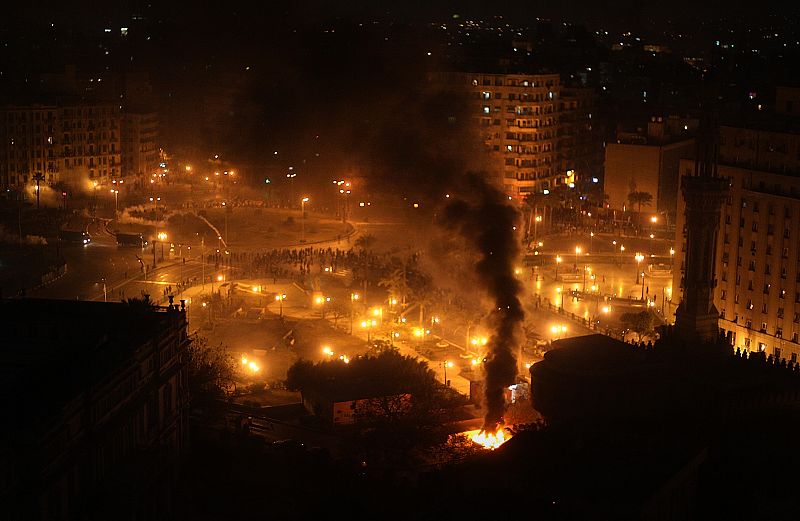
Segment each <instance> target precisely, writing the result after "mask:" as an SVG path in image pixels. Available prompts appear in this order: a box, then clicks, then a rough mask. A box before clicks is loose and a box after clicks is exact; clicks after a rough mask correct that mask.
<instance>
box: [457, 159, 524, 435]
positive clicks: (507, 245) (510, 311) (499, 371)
mask: <svg viewBox="0 0 800 521" xmlns="http://www.w3.org/2000/svg"><path fill="white" fill-rule="evenodd" d="M461 181H462V184H463V188H464V189H463V190H460V191H459V192H460V194H461V195H459V196H458V198H457V199H455V200H453V201H452V202H450V203H449V204H448V205H447V206H446V207H445V211H444V215H443V218H442V224H444V225H446V226H448V227H451V228H453V229H455V230H457V231H458V233H459V234H460V235H461V236H462V237H463V238H464V239H465V240H466V241H467V242H468V243H469V244H470V245H471V246H472V247H473V248H475V249H476V250H477V251H478V252H479V257H478V261H477V263H476V264H475V271H476V274H477V276H478V277H477V279H478V280H479V281H480V283H481V284H482V285H483V286H484V289H485V290H486V292H487V293H488V294H489V297H490V299H491V300H492V303H493V306H494V307H493V309H492V311H491V313H490V316H489V321H490V326H491V327H492V329H493V333H492V335H491V336H490V338H489V343H488V348H489V352H488V354H487V356H486V362H485V365H484V371H485V374H486V381H485V398H486V407H487V411H486V416H485V419H484V425H483V430H485V431H491V432H494V431H495V430H496V429H497V427H498V426H499V425H500V424H502V422H503V412H504V406H505V399H504V396H503V393H504V390H505V388H506V387H507V386H509V385H511V384H513V383H514V380H515V378H516V374H517V361H516V357H515V356H514V351H515V348H516V344H517V342H518V334H519V329H520V325H521V323H522V320H523V319H524V316H525V314H524V311H523V309H522V303H521V302H520V299H519V296H520V294H521V292H522V285H521V284H520V282H519V280H518V279H517V278H516V277H514V264H515V261H516V259H517V258H518V256H519V253H520V252H519V241H518V238H517V237H516V235H517V234H516V231H515V230H516V225H517V220H518V217H519V214H518V212H517V210H516V209H514V208H513V207H512V206H511V205H509V204H508V198H507V197H506V196H505V195H504V194H503V193H502V192H501V191H500V190H499V189H498V188H496V187H495V186H493V185H491V184H489V182H487V180H486V176H482V175H478V174H472V173H469V174H465V175H464V177H463V178H462V179H461Z"/></svg>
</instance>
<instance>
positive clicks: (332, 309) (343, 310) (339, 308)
mask: <svg viewBox="0 0 800 521" xmlns="http://www.w3.org/2000/svg"><path fill="white" fill-rule="evenodd" d="M328 313H330V314H331V316H333V327H336V324H337V323H338V322H339V319H340V318H343V317H346V316H348V315H349V314H350V307H349V306H345V304H344V302H342V301H340V300H333V301H331V303H330V304H328Z"/></svg>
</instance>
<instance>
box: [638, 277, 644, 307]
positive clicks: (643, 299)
mask: <svg viewBox="0 0 800 521" xmlns="http://www.w3.org/2000/svg"><path fill="white" fill-rule="evenodd" d="M639 300H642V301H643V300H644V272H642V298H641V299H639Z"/></svg>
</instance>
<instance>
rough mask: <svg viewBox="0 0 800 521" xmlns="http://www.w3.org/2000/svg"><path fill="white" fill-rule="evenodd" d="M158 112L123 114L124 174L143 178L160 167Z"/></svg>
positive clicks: (124, 175)
mask: <svg viewBox="0 0 800 521" xmlns="http://www.w3.org/2000/svg"><path fill="white" fill-rule="evenodd" d="M158 163H159V159H158V114H156V113H154V112H145V113H136V112H127V113H125V114H123V116H122V170H121V172H122V176H123V177H133V178H136V179H138V180H142V179H144V178H146V177H150V176H151V175H152V174H153V173H155V171H156V170H157V169H158Z"/></svg>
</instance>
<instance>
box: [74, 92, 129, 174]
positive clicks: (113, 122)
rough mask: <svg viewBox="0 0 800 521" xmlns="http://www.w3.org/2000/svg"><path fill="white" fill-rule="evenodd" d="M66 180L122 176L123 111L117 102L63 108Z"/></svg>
mask: <svg viewBox="0 0 800 521" xmlns="http://www.w3.org/2000/svg"><path fill="white" fill-rule="evenodd" d="M60 118H61V132H62V135H61V138H62V139H61V145H62V147H63V148H62V150H63V156H64V170H63V175H62V180H63V181H67V182H70V181H72V182H74V181H77V180H78V179H80V178H88V179H89V181H92V182H94V181H97V182H100V183H102V182H105V181H107V180H109V179H113V178H117V177H119V176H120V167H121V162H122V161H121V153H122V149H121V146H120V144H121V143H120V137H121V136H120V123H121V118H120V112H119V106H118V105H114V104H110V103H108V104H106V103H96V104H85V105H69V106H65V107H62V108H61V109H60Z"/></svg>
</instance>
